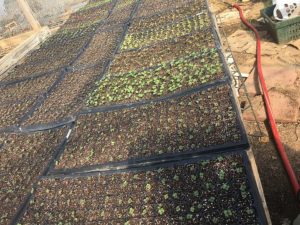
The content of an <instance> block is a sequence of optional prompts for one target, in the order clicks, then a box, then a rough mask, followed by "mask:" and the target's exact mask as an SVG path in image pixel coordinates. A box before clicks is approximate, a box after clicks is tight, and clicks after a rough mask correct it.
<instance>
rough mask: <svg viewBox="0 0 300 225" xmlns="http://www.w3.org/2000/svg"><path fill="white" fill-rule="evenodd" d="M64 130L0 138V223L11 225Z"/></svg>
mask: <svg viewBox="0 0 300 225" xmlns="http://www.w3.org/2000/svg"><path fill="white" fill-rule="evenodd" d="M64 132H65V130H64V128H61V129H58V130H55V131H47V132H38V133H33V134H10V135H6V134H5V135H2V136H1V137H0V142H1V143H3V144H4V145H3V147H2V149H1V157H0V173H1V182H0V199H1V204H0V215H1V217H0V224H2V225H5V224H10V221H11V220H12V219H13V217H14V214H16V213H17V211H18V209H19V207H20V206H21V203H22V202H23V201H24V200H25V199H26V196H27V195H28V194H29V193H30V191H31V188H32V185H33V184H34V183H36V182H37V180H38V177H39V176H41V175H43V171H44V170H45V169H46V167H47V164H48V163H49V161H50V160H51V158H52V155H53V154H54V152H55V150H56V148H57V146H58V145H59V144H60V143H61V141H62V140H63V135H64Z"/></svg>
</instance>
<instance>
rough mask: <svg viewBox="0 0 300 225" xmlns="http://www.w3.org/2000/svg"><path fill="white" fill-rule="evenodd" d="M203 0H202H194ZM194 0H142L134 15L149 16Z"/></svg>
mask: <svg viewBox="0 0 300 225" xmlns="http://www.w3.org/2000/svg"><path fill="white" fill-rule="evenodd" d="M195 1H196V2H200V4H201V2H203V0H200V1H199V0H195ZM195 1H194V0H192V1H190V0H142V1H141V4H140V6H139V8H138V11H137V14H136V16H135V17H151V16H152V15H155V14H157V13H159V12H163V11H165V10H170V9H176V8H180V7H183V6H184V5H187V4H190V3H192V2H195Z"/></svg>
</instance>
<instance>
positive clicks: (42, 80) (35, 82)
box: [0, 73, 59, 105]
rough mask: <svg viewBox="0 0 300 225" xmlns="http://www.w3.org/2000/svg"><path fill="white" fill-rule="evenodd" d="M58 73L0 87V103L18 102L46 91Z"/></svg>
mask: <svg viewBox="0 0 300 225" xmlns="http://www.w3.org/2000/svg"><path fill="white" fill-rule="evenodd" d="M58 75H59V74H58V73H53V74H50V75H48V76H42V77H38V78H36V79H32V80H26V81H24V82H20V83H17V84H14V85H6V86H3V87H0V92H1V95H0V105H3V104H13V102H20V101H22V100H24V99H28V98H35V97H37V96H39V95H40V94H42V93H45V92H47V90H48V88H49V87H51V85H52V84H53V83H54V82H55V81H56V79H57V78H58Z"/></svg>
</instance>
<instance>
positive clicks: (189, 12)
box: [129, 2, 207, 33]
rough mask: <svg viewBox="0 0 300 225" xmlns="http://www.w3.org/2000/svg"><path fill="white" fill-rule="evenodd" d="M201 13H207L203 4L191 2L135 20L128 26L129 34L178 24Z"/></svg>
mask: <svg viewBox="0 0 300 225" xmlns="http://www.w3.org/2000/svg"><path fill="white" fill-rule="evenodd" d="M203 12H207V6H206V4H205V2H203V3H202V4H200V3H199V2H193V3H191V4H189V5H184V6H182V7H181V8H176V9H171V10H167V11H164V12H160V13H157V14H155V15H153V16H151V17H142V18H135V19H134V20H133V21H132V23H131V25H130V29H129V33H135V32H141V31H145V30H150V29H154V28H157V27H160V26H166V25H168V24H172V23H178V22H179V21H181V20H183V19H184V18H187V17H192V16H195V15H196V14H199V13H203Z"/></svg>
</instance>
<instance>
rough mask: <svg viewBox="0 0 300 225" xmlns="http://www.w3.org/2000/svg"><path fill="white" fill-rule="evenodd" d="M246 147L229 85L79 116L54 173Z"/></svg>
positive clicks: (245, 138)
mask: <svg viewBox="0 0 300 225" xmlns="http://www.w3.org/2000/svg"><path fill="white" fill-rule="evenodd" d="M228 146H230V147H233V146H238V147H241V146H244V147H245V146H248V141H247V137H246V134H245V131H244V127H243V125H242V123H241V121H240V116H239V112H238V111H237V108H236V105H235V101H234V99H233V97H232V94H231V89H230V87H229V86H228V85H220V86H215V87H211V88H208V89H207V90H202V91H198V92H197V91H195V92H194V93H188V94H187V95H185V96H181V97H178V98H175V99H174V98H173V99H169V100H166V101H160V102H156V103H152V104H151V103H150V104H146V105H141V106H139V107H137V106H135V107H134V108H132V106H129V107H127V108H124V106H123V109H121V108H118V109H117V110H116V111H109V112H107V111H106V112H105V111H104V112H101V113H100V112H98V113H95V114H89V115H82V116H80V115H79V116H78V118H77V121H76V126H75V128H74V130H73V132H72V134H71V139H70V140H69V142H68V144H67V145H66V147H65V151H64V154H63V155H62V157H61V158H60V160H59V162H57V166H56V169H62V171H64V169H70V168H74V167H76V168H78V167H82V166H91V165H102V166H107V165H109V164H110V163H113V162H122V163H123V164H128V163H137V162H138V163H140V162H148V161H151V160H154V161H157V159H164V158H172V157H173V156H174V157H175V156H176V157H177V156H178V155H180V154H185V155H193V154H199V153H203V152H207V151H222V149H223V148H225V147H228Z"/></svg>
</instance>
